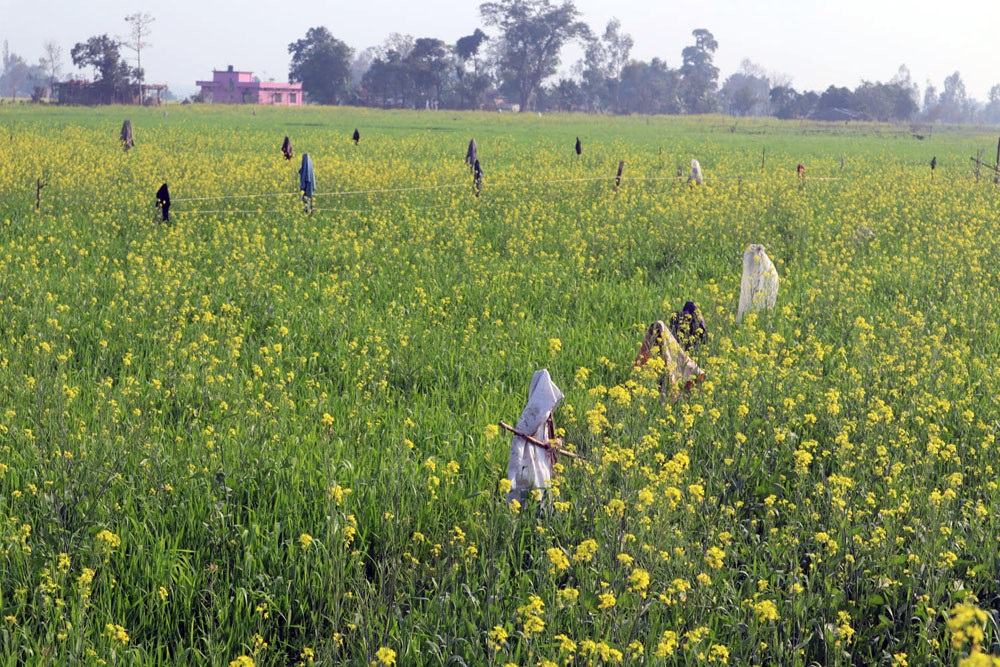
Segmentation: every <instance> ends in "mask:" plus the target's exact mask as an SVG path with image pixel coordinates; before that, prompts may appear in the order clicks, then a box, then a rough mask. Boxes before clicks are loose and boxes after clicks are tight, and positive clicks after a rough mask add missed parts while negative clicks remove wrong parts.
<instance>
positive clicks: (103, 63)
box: [69, 34, 135, 104]
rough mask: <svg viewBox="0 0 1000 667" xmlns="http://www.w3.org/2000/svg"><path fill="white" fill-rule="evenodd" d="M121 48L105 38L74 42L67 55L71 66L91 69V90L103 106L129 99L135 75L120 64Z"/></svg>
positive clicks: (128, 68) (113, 41) (99, 36)
mask: <svg viewBox="0 0 1000 667" xmlns="http://www.w3.org/2000/svg"><path fill="white" fill-rule="evenodd" d="M120 46H121V45H120V44H119V42H118V41H117V40H114V39H112V38H111V37H108V36H107V35H106V34H105V35H98V36H95V37H91V38H89V39H88V40H87V41H86V42H77V43H76V44H75V45H74V46H73V48H72V49H70V52H69V54H70V57H71V58H72V59H73V64H74V65H76V66H77V67H79V68H84V67H92V68H93V69H94V76H95V81H94V89H95V92H96V97H97V101H99V102H101V103H102V104H111V103H113V102H129V101H130V98H131V94H130V92H131V88H132V80H133V77H134V74H135V72H134V71H133V70H132V68H130V67H129V66H128V64H127V63H126V62H125V61H124V60H122V57H121V52H120V51H119V48H120Z"/></svg>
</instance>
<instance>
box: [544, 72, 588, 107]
mask: <svg viewBox="0 0 1000 667" xmlns="http://www.w3.org/2000/svg"><path fill="white" fill-rule="evenodd" d="M545 97H546V99H547V104H546V105H545V108H546V109H551V110H553V111H576V110H578V109H580V108H582V107H583V105H584V96H583V91H582V90H581V89H580V84H579V83H577V82H576V81H574V80H573V79H559V83H557V84H556V85H555V86H553V87H552V88H549V89H546V95H545Z"/></svg>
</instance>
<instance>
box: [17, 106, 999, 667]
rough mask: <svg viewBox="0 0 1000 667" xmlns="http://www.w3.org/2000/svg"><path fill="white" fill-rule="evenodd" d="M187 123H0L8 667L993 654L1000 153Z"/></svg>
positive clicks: (908, 142)
mask: <svg viewBox="0 0 1000 667" xmlns="http://www.w3.org/2000/svg"><path fill="white" fill-rule="evenodd" d="M165 109H166V111H164V109H135V108H124V107H112V108H107V109H98V110H93V109H91V110H84V109H54V108H47V107H35V108H30V107H24V108H13V107H10V106H6V107H5V108H3V109H0V571H2V576H0V665H74V664H79V665H192V666H195V665H198V666H200V665H221V666H227V665H236V666H237V667H239V666H247V665H262V666H263V665H267V666H271V665H274V666H285V665H311V664H316V665H335V664H350V665H376V666H386V665H393V664H396V665H469V666H472V665H498V666H508V665H515V666H517V667H551V666H563V665H617V664H622V665H639V664H643V665H645V664H649V665H691V664H705V665H724V664H729V665H753V664H758V665H803V666H806V665H875V664H880V665H900V666H902V665H948V666H952V665H959V664H963V665H969V666H971V665H980V664H982V665H988V664H1000V660H998V659H995V658H994V657H993V655H994V654H995V653H998V652H1000V644H997V643H996V642H997V641H998V640H1000V632H998V628H1000V625H998V623H1000V548H998V547H1000V489H998V486H997V478H998V474H1000V443H998V442H997V430H998V428H1000V409H998V399H997V397H998V396H1000V368H998V363H997V362H998V356H1000V234H998V233H997V225H998V218H1000V214H998V211H1000V186H994V185H993V183H992V178H991V175H990V173H989V172H984V173H983V174H982V175H981V178H979V179H978V180H977V178H976V177H975V176H974V174H973V172H972V163H971V162H970V161H969V157H970V156H975V155H977V154H978V152H979V151H984V159H985V160H987V161H990V162H992V157H993V156H992V152H993V150H994V149H995V147H996V138H997V137H996V133H995V130H992V131H991V130H979V129H976V128H944V127H940V128H939V127H934V128H933V130H932V128H929V127H924V128H919V129H917V128H910V127H903V126H890V125H866V124H856V123H852V124H849V125H845V124H824V125H820V124H811V123H799V122H787V123H783V122H779V121H774V120H757V121H754V120H739V121H737V120H734V119H732V118H724V117H702V118H666V117H656V118H645V117H642V118H640V117H631V118H628V117H626V118H608V117H586V116H571V115H565V116H555V115H545V116H538V115H533V114H521V115H512V114H488V113H453V112H374V111H365V110H360V109H347V108H345V109H339V108H325V109H320V108H303V109H290V110H289V109H286V110H273V109H265V108H257V109H251V108H249V107H234V108H225V109H219V108H209V107H197V106H179V105H178V106H170V107H165ZM126 118H129V119H130V120H131V122H132V124H133V127H134V132H135V146H134V147H133V148H132V149H131V150H129V151H127V152H126V151H123V150H122V147H121V145H120V144H119V141H118V134H119V130H120V129H121V125H122V122H123V120H124V119H126ZM355 128H357V129H358V130H359V134H360V137H361V138H360V141H359V142H358V143H357V145H355V143H354V142H353V141H352V140H351V134H352V133H353V131H354V129H355ZM915 133H919V134H921V135H922V136H923V137H924V138H923V139H922V140H921V139H917V138H916V137H915V136H914V134H915ZM286 135H287V136H289V138H290V139H291V142H292V146H293V148H294V151H295V155H294V157H293V158H292V159H291V160H288V161H286V160H285V159H284V158H283V157H282V155H281V152H280V150H279V148H280V146H281V143H282V139H283V138H284V136H286ZM577 137H579V138H580V140H581V145H582V153H581V154H580V155H579V156H578V155H577V154H576V152H575V151H574V142H575V140H576V138H577ZM472 138H475V140H476V142H477V144H478V154H479V158H480V160H481V164H482V168H483V171H484V178H483V184H482V190H481V192H480V193H479V195H478V196H476V194H475V191H474V189H473V182H472V176H471V174H470V169H469V167H468V166H467V165H466V164H465V162H464V157H465V154H466V148H467V146H468V143H469V140H470V139H472ZM303 153H309V155H310V156H311V158H312V160H313V163H314V165H315V171H316V179H317V195H316V197H315V199H314V202H313V205H314V211H313V212H312V213H305V212H303V203H302V202H301V200H300V196H299V189H298V188H299V178H298V169H299V166H300V160H301V155H302V154H303ZM932 157H934V158H936V165H937V166H936V169H935V170H934V171H933V173H932V171H931V168H930V161H931V158H932ZM692 159H698V160H699V162H700V164H701V167H702V170H703V171H704V174H705V182H704V184H702V185H696V184H693V183H688V182H687V178H686V176H687V174H688V172H689V171H690V164H691V160H692ZM620 161H624V162H625V167H624V171H623V178H622V180H621V183H620V184H619V185H618V186H617V188H616V187H615V182H614V181H615V175H616V171H617V168H618V164H619V162H620ZM799 163H801V164H803V165H804V166H805V178H804V179H800V178H799V177H798V176H797V174H796V166H797V165H798V164H799ZM164 182H167V183H168V184H169V189H170V193H171V196H172V200H173V202H172V207H171V209H170V218H171V219H170V222H169V224H165V223H162V222H158V221H157V218H158V216H157V211H156V209H155V207H154V204H155V193H156V191H157V189H158V188H159V187H160V186H161V185H162V184H163V183H164ZM751 243H760V244H765V245H766V247H767V253H768V255H769V256H770V257H771V258H772V259H773V260H774V263H775V266H776V268H777V272H778V274H779V277H780V291H779V293H778V298H777V305H776V307H775V308H774V310H773V311H762V312H758V313H754V314H752V315H750V316H748V317H747V318H745V319H744V320H743V321H742V322H740V323H738V324H737V322H736V311H737V303H738V301H739V295H740V284H741V272H742V256H743V250H744V248H746V246H747V245H748V244H751ZM687 300H693V301H695V302H697V304H698V306H699V308H700V309H701V311H702V313H703V314H704V317H705V320H706V323H707V328H708V332H709V337H708V340H707V341H706V342H705V343H704V344H702V345H701V346H700V347H698V348H697V349H696V350H695V351H694V353H693V356H694V358H695V360H696V361H697V363H698V364H699V365H700V366H701V368H703V369H704V370H705V373H706V378H705V380H704V381H703V382H702V383H701V384H700V385H698V386H697V387H696V388H695V389H693V390H692V391H691V392H690V393H689V394H687V395H684V396H683V397H682V398H680V399H679V400H676V401H673V400H667V401H666V402H661V399H660V387H659V385H658V382H657V377H656V373H655V372H654V371H652V370H649V369H645V370H643V369H640V370H636V369H633V367H632V361H633V359H634V358H635V356H636V353H637V351H638V349H639V343H640V342H641V340H642V338H643V336H644V334H645V332H646V328H647V327H648V326H649V324H650V323H651V322H653V321H655V320H661V319H662V320H668V319H669V317H670V315H671V313H673V312H674V311H676V310H679V309H680V308H681V306H683V305H684V302H685V301H687ZM538 369H547V370H548V371H549V373H550V374H551V377H552V379H553V381H554V382H555V383H556V384H557V385H558V386H559V387H560V388H561V389H562V391H563V392H564V393H565V400H564V401H563V403H562V405H560V406H559V408H558V409H557V410H556V411H555V415H554V418H555V425H556V427H557V428H558V429H559V434H560V435H561V436H562V437H563V439H564V442H565V443H566V444H565V447H566V448H567V449H569V450H572V451H575V452H576V453H577V454H578V455H580V456H582V457H584V458H585V460H574V459H571V458H569V457H560V458H559V463H558V465H557V472H558V474H557V476H556V478H555V479H554V480H553V486H552V488H550V489H549V490H548V491H546V492H545V493H544V494H542V493H535V494H533V495H532V496H531V497H529V498H528V499H526V501H525V502H524V503H515V504H508V502H507V501H506V497H505V494H506V491H507V482H506V465H507V457H508V454H509V452H510V445H511V439H510V435H509V434H507V433H505V432H504V431H502V430H501V429H500V428H498V426H497V424H498V422H500V421H501V420H503V421H506V422H508V423H516V422H517V419H518V416H519V415H520V413H521V410H522V409H523V408H524V404H525V400H526V397H527V391H528V385H529V382H530V380H531V378H532V374H533V373H534V371H536V370H538Z"/></svg>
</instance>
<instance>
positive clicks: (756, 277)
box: [736, 243, 778, 323]
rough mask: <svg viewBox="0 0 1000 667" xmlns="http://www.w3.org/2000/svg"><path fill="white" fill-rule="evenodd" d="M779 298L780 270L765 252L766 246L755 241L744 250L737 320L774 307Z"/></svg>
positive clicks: (739, 320)
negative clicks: (748, 314)
mask: <svg viewBox="0 0 1000 667" xmlns="http://www.w3.org/2000/svg"><path fill="white" fill-rule="evenodd" d="M777 300H778V271H777V269H775V268H774V262H772V261H771V258H770V257H768V256H767V253H766V252H764V246H762V245H760V244H759V243H753V244H751V245H748V246H747V249H746V250H745V251H744V252H743V281H742V282H741V283H740V305H739V309H738V310H737V311H736V322H737V323H739V322H741V321H742V320H743V316H744V315H746V314H747V313H752V312H754V311H756V310H761V309H764V308H768V309H771V308H774V304H775V303H776V302H777Z"/></svg>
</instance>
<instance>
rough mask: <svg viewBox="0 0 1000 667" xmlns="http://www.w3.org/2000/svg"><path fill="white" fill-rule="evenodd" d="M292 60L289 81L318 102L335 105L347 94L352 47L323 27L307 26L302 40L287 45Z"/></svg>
mask: <svg viewBox="0 0 1000 667" xmlns="http://www.w3.org/2000/svg"><path fill="white" fill-rule="evenodd" d="M288 53H289V54H291V56H292V62H291V65H290V67H289V69H288V81H289V82H290V83H301V84H302V91H303V92H304V93H306V94H307V95H309V99H310V100H312V101H313V102H318V103H319V104H336V103H337V102H338V101H340V99H341V98H342V97H343V96H344V95H346V94H347V90H348V83H349V82H350V77H351V55H352V54H353V50H352V49H351V48H350V47H349V46H347V44H345V43H344V42H342V41H340V40H339V39H336V38H335V37H334V36H333V35H331V34H330V31H329V30H327V29H326V28H324V27H318V28H309V30H307V31H306V36H305V38H303V39H300V40H298V41H295V42H292V43H291V44H289V45H288Z"/></svg>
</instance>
